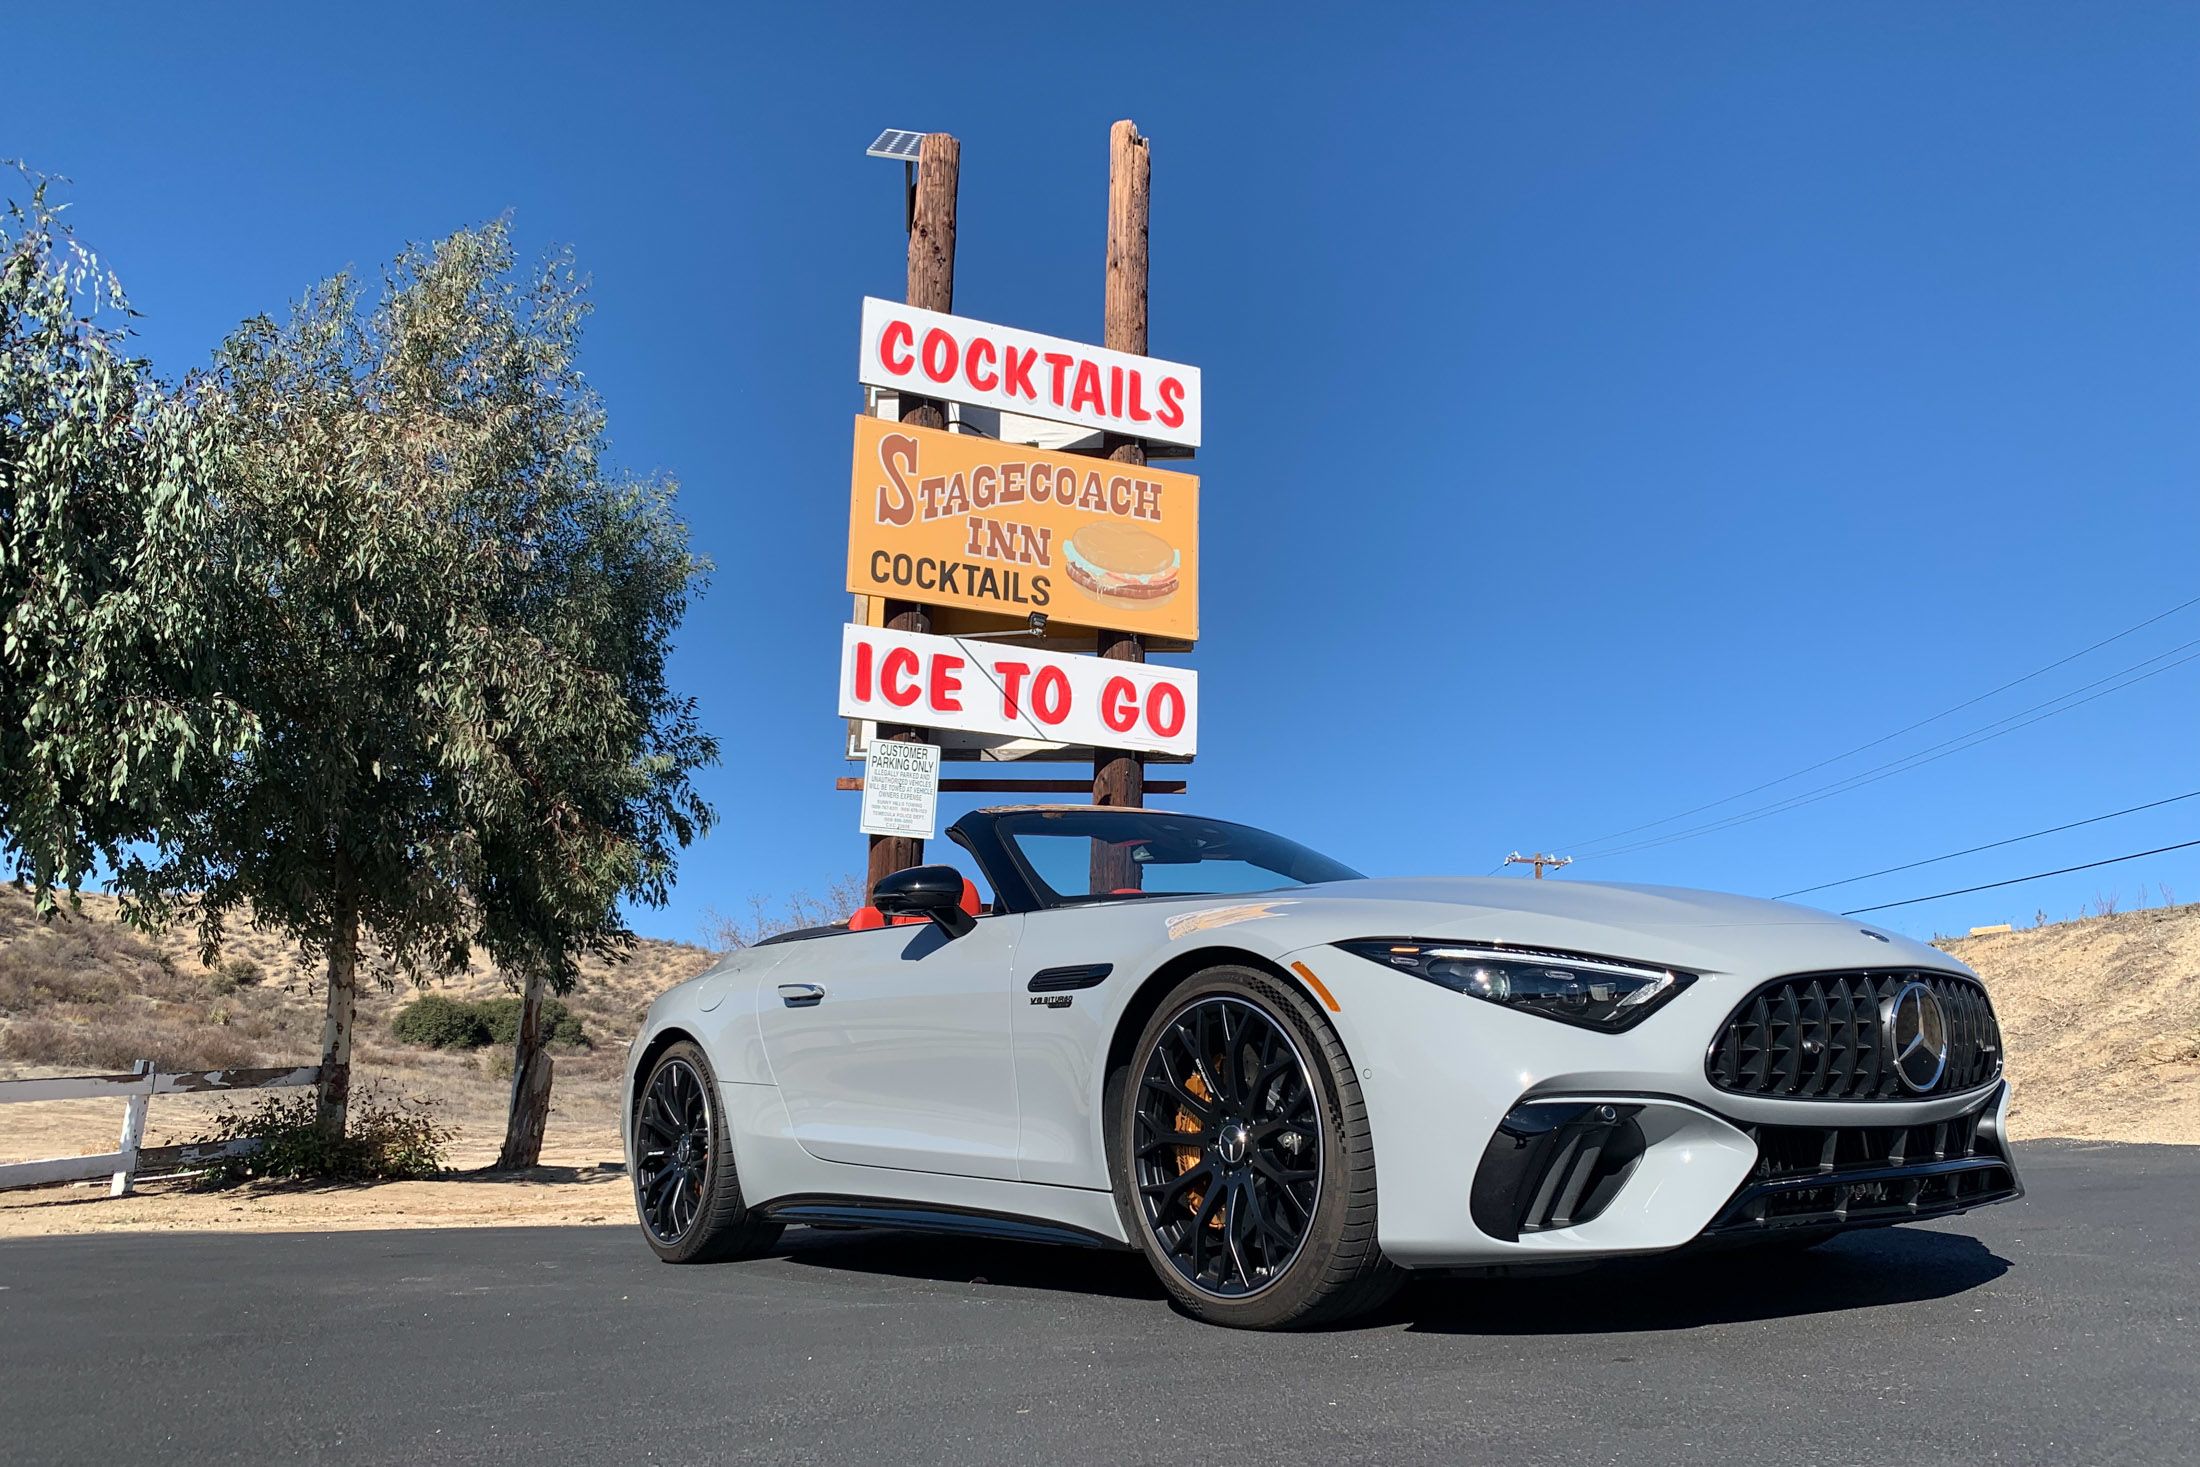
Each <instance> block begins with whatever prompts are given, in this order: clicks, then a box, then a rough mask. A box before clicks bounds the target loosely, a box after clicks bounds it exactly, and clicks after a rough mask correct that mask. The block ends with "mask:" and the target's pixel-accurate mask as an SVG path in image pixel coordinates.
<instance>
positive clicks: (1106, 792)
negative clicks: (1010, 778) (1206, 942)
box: [1092, 118, 1153, 891]
mask: <svg viewBox="0 0 2200 1467" xmlns="http://www.w3.org/2000/svg"><path fill="white" fill-rule="evenodd" d="M1152 178H1153V154H1152V152H1151V150H1150V149H1149V148H1148V147H1147V145H1146V140H1145V139H1144V138H1142V137H1140V136H1139V135H1138V128H1137V125H1136V124H1134V123H1132V122H1131V121H1130V120H1129V119H1128V118H1126V119H1124V120H1123V121H1121V122H1118V123H1116V124H1115V126H1114V127H1112V128H1110V129H1109V130H1108V261H1107V272H1108V273H1107V288H1106V294H1105V298H1104V302H1103V310H1104V312H1105V320H1104V323H1103V326H1102V330H1103V332H1104V334H1103V336H1102V337H1101V341H1100V344H1101V345H1102V346H1105V347H1108V348H1109V349H1111V350H1113V351H1127V352H1134V353H1136V354H1137V355H1139V356H1144V355H1145V354H1146V221H1147V216H1148V201H1149V199H1150V197H1151V183H1152ZM1107 444H1108V457H1109V458H1111V459H1114V460H1115V461H1116V462H1118V463H1128V464H1143V463H1145V461H1146V449H1145V446H1144V445H1143V444H1141V443H1140V442H1138V440H1137V439H1135V438H1118V437H1116V436H1114V435H1113V434H1111V435H1109V437H1108V440H1107ZM1098 650H1099V653H1100V655H1101V656H1102V657H1107V658H1113V659H1115V660H1117V661H1120V662H1144V661H1145V660H1146V644H1145V642H1144V640H1143V639H1142V638H1140V637H1139V635H1138V634H1137V633H1136V632H1117V631H1102V632H1101V633H1100V635H1099V646H1098ZM1092 802H1093V803H1094V804H1095V805H1133V806H1135V805H1143V804H1145V803H1146V763H1145V760H1143V759H1141V758H1140V757H1139V756H1138V755H1137V754H1135V753H1133V752H1131V751H1130V750H1128V749H1095V750H1093V755H1092ZM1137 884H1138V868H1137V867H1136V865H1134V864H1133V863H1132V861H1131V859H1130V852H1129V851H1128V849H1126V848H1124V847H1121V846H1112V845H1103V844H1101V843H1099V842H1097V841H1096V842H1094V843H1093V848H1092V889H1093V890H1094V891H1123V890H1129V889H1130V888H1132V887H1134V886H1136V885H1137Z"/></svg>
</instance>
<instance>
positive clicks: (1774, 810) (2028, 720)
mask: <svg viewBox="0 0 2200 1467" xmlns="http://www.w3.org/2000/svg"><path fill="white" fill-rule="evenodd" d="M2194 647H2200V639H2196V640H2194V641H2190V642H2186V643H2183V644H2181V645H2179V646H2176V647H2172V648H2170V649H2169V651H2167V652H2159V653H2156V654H2155V655H2154V656H2152V657H2149V658H2147V659H2145V660H2144V661H2141V662H2135V663H2133V664H2131V665H2130V666H2129V667H2125V668H2120V669H2118V670H2117V671H2115V672H2112V673H2110V674H2109V675H2108V676H2107V677H2103V678H2096V679H2095V680H2094V681H2092V682H2090V683H2085V684H2083V685H2081V686H2079V687H2076V688H2073V689H2071V690H2070V691H2069V692H2067V693H2060V694H2057V695H2056V696H2055V697H2052V698H2049V699H2048V700H2047V701H2046V702H2044V703H2034V704H2033V705H2032V706H2031V707H2029V708H2022V709H2019V710H2018V711H2017V712H2015V713H2011V714H2009V715H2007V716H2006V717H2003V718H1998V719H1996V720H1994V721H1993V722H1992V723H1986V724H1981V725H1979V726H1978V727H1977V728H1974V729H1972V730H1970V731H1969V732H1967V733H1960V734H1957V735H1956V736H1955V737H1954V738H1950V739H1943V740H1942V741H1941V742H1939V743H1937V744H1928V745H1926V746H1925V747H1924V748H1922V749H1920V750H1918V751H1917V752H1916V753H1914V754H1905V755H1903V756H1902V757H1901V758H1899V759H1891V760H1889V761H1888V762H1886V763H1885V764H1880V765H1875V766H1874V767H1872V768H1870V769H1867V770H1864V771H1863V772H1862V773H1860V774H1851V775H1844V776H1843V777H1842V778H1840V779H1837V780H1834V781H1832V782H1831V783H1829V784H1822V785H1819V786H1817V787H1816V788H1815V789H1808V790H1805V791H1803V792H1802V793H1801V794H1799V795H1790V796H1787V797H1786V798H1784V799H1779V800H1774V801H1773V802H1771V803H1770V804H1765V805H1759V806H1757V807H1756V808H1754V809H1751V810H1744V811H1742V812H1741V813H1739V814H1737V815H1728V816H1724V817H1722V818H1720V819H1718V820H1713V821H1709V822H1707V823H1705V824H1703V825H1698V826H1693V827H1691V828H1689V829H1687V830H1678V831H1673V832H1671V833H1669V834H1666V835H1657V836H1651V837H1649V838H1648V839H1646V840H1639V841H1635V842H1633V843H1632V844H1629V845H1624V846H1615V847H1613V848H1612V849H1611V850H1608V851H1592V852H1590V853H1589V854H1588V855H1585V856H1580V857H1577V858H1576V859H1577V860H1582V861H1594V860H1598V859H1600V858H1602V857H1605V856H1624V855H1628V854H1631V853H1632V852H1635V851H1647V850H1650V849H1653V848H1654V847H1657V846H1667V845H1672V844H1674V843H1676V842H1678V841H1684V840H1693V839H1695V838H1696V837H1697V836H1699V835H1708V834H1710V833H1712V832H1713V831H1720V830H1731V829H1733V828H1734V827H1735V826H1737V825H1748V824H1750V823H1752V822H1754V821H1758V820H1763V819H1765V818H1766V817H1768V816H1772V815H1781V814H1785V813H1786V812H1787V811H1789V810H1799V809H1801V808H1802V807H1803V806H1805V805H1815V804H1817V803H1818V802H1819V801H1820V800H1830V799H1832V798H1833V797H1834V796H1835V795H1840V794H1846V793H1848V792H1849V791H1850V790H1853V789H1861V788H1863V787H1864V786H1865V785H1868V784H1877V783H1878V782H1879V781H1880V780H1882V779H1891V778H1893V777H1894V776H1895V775H1897V774H1906V773H1908V772H1909V771H1910V770H1912V769H1918V768H1922V767H1923V766H1925V765H1927V764H1932V763H1935V762H1937V761H1939V760H1942V759H1945V758H1947V757H1948V756H1949V755H1950V754H1960V753H1962V752H1963V751H1964V750H1966V749H1975V748H1977V747H1978V746H1979V745H1980V744H1986V743H1992V742H1993V741H1994V740H1995V739H1998V738H2001V737H2002V736H2003V735H2005V734H2012V733H2015V732H2016V731H2017V730H2018V729H2020V728H2029V727H2030V726H2031V725H2033V724H2035V723H2040V722H2044V721H2045V720H2047V719H2050V718H2054V717H2056V716H2057V715H2059V714H2064V713H2068V712H2070V711H2071V710H2072V709H2075V708H2081V707H2083V706H2085V705H2086V704H2088V703H2091V702H2093V701H2094V700H2095V699H2097V698H2105V697H2107V696H2108V695H2109V694H2110V693H2120V692H2122V691H2123V690H2124V689H2125V688H2128V687H2131V686H2133V685H2135V684H2138V683H2143V682H2145V681H2146V680H2147V679H2148V678H2151V677H2159V676H2160V675H2161V674H2163V673H2165V672H2168V671H2170V670H2171V669H2172V668H2176V667H2182V666H2183V665H2184V664H2185V663H2188V662H2191V661H2194V660H2195V659H2200V652H2189V651H2188V650H2187V649H2189V648H2194ZM2178 652H2186V653H2187V655H2185V656H2183V657H2179V658H2178V659H2177V660H2176V661H2175V662H2171V663H2167V664H2165V665H2163V666H2161V667H2157V668H2155V669H2154V670H2153V671H2151V672H2139V669H2140V668H2143V667H2145V666H2146V665H2147V663H2149V662H2160V661H2161V660H2162V659H2163V658H2164V657H2169V656H2172V655H2174V654H2175V653H2178ZM2129 673H2138V676H2136V677H2126V674H2129ZM2117 678H2124V679H2125V680H2124V681H2123V682H2120V683H2116V685H2115V686H2114V687H2109V688H2102V687H2101V684H2103V683H2113V682H2116V679H2117ZM2094 688H2101V690H2100V691H2099V692H2097V693H2090V696H2088V697H2084V698H2078V696H2077V695H2078V694H2080V693H2089V692H2090V690H2091V689H2094ZM2072 698H2076V699H2077V701H2076V702H2070V701H2068V700H2070V699H2072ZM2057 703H2062V704H2064V705H2065V706H2063V707H2061V708H2057V707H2055V706H2054V705H2055V704H2057ZM2042 709H2046V710H2048V711H2046V712H2041V711H2040V710H2042ZM2027 715H2036V716H2030V717H2028V716H2027Z"/></svg>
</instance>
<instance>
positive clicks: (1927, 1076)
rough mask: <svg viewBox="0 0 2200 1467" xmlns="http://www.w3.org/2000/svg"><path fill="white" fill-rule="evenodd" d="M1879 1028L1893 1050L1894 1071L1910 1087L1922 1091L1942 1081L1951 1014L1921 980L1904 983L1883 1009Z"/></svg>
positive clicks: (1946, 1061)
mask: <svg viewBox="0 0 2200 1467" xmlns="http://www.w3.org/2000/svg"><path fill="white" fill-rule="evenodd" d="M1879 1025H1880V1032H1881V1033H1883V1034H1885V1035H1886V1036H1887V1043H1888V1045H1889V1047H1890V1048H1892V1049H1893V1051H1894V1072H1895V1074H1897V1075H1899V1076H1900V1077H1901V1078H1902V1083H1903V1085H1904V1086H1906V1087H1907V1088H1908V1089H1910V1090H1912V1091H1915V1092H1916V1093H1917V1094H1919V1095H1923V1094H1924V1093H1925V1092H1926V1091H1928V1090H1930V1089H1932V1088H1933V1087H1934V1086H1935V1085H1938V1084H1939V1083H1940V1076H1941V1073H1942V1072H1943V1071H1945V1070H1946V1069H1947V1068H1948V1016H1947V1014H1946V1013H1944V1012H1942V1010H1941V1007H1940V999H1939V998H1938V997H1937V996H1936V995H1935V994H1934V993H1933V991H1932V989H1930V988H1928V987H1927V986H1926V985H1924V984H1922V983H1905V984H1903V985H1902V987H1901V988H1899V989H1897V990H1896V991H1895V995H1894V997H1893V998H1890V999H1888V1000H1887V1006H1886V1007H1885V1008H1884V1009H1882V1010H1880V1015H1879Z"/></svg>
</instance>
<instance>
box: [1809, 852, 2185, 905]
mask: <svg viewBox="0 0 2200 1467" xmlns="http://www.w3.org/2000/svg"><path fill="white" fill-rule="evenodd" d="M2194 846H2200V840H2188V841H2180V842H2178V843H2177V844H2176V845H2173V846H2156V847H2155V848H2154V849H2153V850H2151V851H2133V852H2132V853H2131V854H2130V855H2128V856H2110V857H2109V858H2108V859H2107V860H2105V861H2088V862H2086V863H2085V864H2084V865H2082V866H2065V867H2063V868H2062V869H2061V870H2059V871H2035V872H2033V873H2032V874H2031V875H2030V876H2012V877H2010V878H2009V879H2008V880H2007V881H1989V882H1987V883H1986V884H1985V885H1984V886H1966V887H1962V888H1959V889H1958V890H1955V891H1936V892H1934V893H1933V894H1932V895H1931V896H1921V897H1911V898H1910V899H1909V900H1908V901H1905V902H1881V903H1880V904H1879V905H1878V906H1876V907H1851V908H1850V909H1849V910H1848V911H1846V912H1843V913H1842V914H1841V915H1842V916H1844V917H1861V916H1863V915H1864V914H1865V913H1866V912H1886V911H1891V910H1893V909H1894V908H1896V907H1914V906H1916V905H1917V904H1918V903H1919V902H1937V901H1939V900H1940V899H1941V898H1942V897H1958V896H1969V895H1970V894H1971V893H1972V892H1974V891H1992V890H1994V889H1995V888H1996V887H2001V886H2021V885H2023V884H2024V883H2025V882H2027V881H2042V880H2045V879H2046V878H2047V877H2050V876H2068V875H2069V874H2070V873H2071V872H2073V871H2091V870H2092V869H2093V868H2094V867H2096V866H2115V865H2118V864H2120V863H2122V862H2124V861H2137V860H2141V859H2143V858H2144V857H2147V856H2159V855H2162V854H2164V853H2166V852H2169V851H2183V850H2190V849H2191V848H2192V847H2194Z"/></svg>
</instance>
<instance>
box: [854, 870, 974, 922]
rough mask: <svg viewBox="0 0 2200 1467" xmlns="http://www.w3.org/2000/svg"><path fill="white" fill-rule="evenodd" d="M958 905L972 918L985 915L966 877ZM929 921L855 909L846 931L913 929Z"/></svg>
mask: <svg viewBox="0 0 2200 1467" xmlns="http://www.w3.org/2000/svg"><path fill="white" fill-rule="evenodd" d="M960 905H961V907H962V909H963V910H964V911H966V912H968V913H969V914H970V915H971V916H973V917H982V916H984V915H985V903H984V902H981V901H979V900H978V883H977V882H975V881H972V880H971V879H970V878H969V877H967V876H965V877H964V878H963V890H962V901H961V903H960ZM930 920H931V919H930V918H929V917H891V918H890V917H888V916H886V915H885V914H884V913H883V912H881V911H879V909H878V908H877V907H858V908H856V910H855V913H854V915H852V916H850V917H849V918H848V930H849V931H850V932H870V931H873V930H875V929H877V928H880V927H885V926H888V925H892V926H895V927H915V926H917V925H918V924H920V923H923V922H928V921H930Z"/></svg>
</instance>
